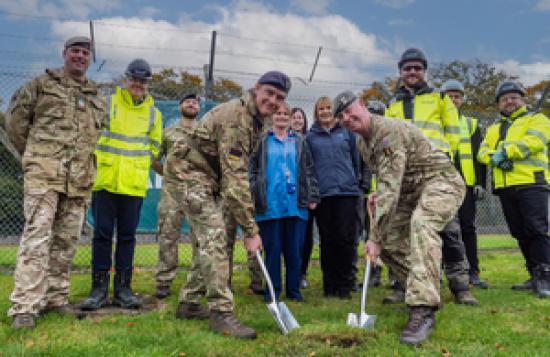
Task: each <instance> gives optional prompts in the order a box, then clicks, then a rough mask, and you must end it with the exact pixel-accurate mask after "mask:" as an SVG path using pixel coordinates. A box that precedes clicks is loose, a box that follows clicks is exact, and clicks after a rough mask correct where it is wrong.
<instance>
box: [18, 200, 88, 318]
mask: <svg viewBox="0 0 550 357" xmlns="http://www.w3.org/2000/svg"><path fill="white" fill-rule="evenodd" d="M24 195H25V196H24V215H25V227H24V228H23V234H22V236H21V242H20V244H19V252H18V253H17V265H16V267H15V272H14V283H15V288H14V289H13V292H12V294H11V297H10V299H11V301H12V303H13V305H12V307H11V308H10V309H9V311H8V316H13V315H16V314H22V313H28V314H32V315H38V314H39V313H40V311H42V310H43V309H44V308H46V307H55V306H61V305H65V304H67V303H68V302H69V285H70V282H69V274H70V268H71V262H72V260H73V257H74V254H75V252H76V245H77V241H78V238H79V237H80V232H81V230H82V224H83V223H84V214H85V212H86V199H84V198H71V197H67V196H66V195H65V194H61V193H57V192H55V191H52V190H47V189H26V190H25V194H24Z"/></svg>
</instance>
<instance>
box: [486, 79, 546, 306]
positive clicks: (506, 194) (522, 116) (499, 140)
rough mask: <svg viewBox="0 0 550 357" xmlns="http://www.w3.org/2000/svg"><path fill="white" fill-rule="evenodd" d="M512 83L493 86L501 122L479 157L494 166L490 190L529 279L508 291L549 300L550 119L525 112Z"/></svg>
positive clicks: (488, 136) (519, 90)
mask: <svg viewBox="0 0 550 357" xmlns="http://www.w3.org/2000/svg"><path fill="white" fill-rule="evenodd" d="M524 96H525V90H524V89H523V88H522V87H521V85H519V84H518V83H516V82H513V81H504V82H502V83H500V84H499V85H498V86H497V90H496V102H497V105H498V109H499V111H500V114H501V115H502V116H501V118H500V120H499V121H498V122H497V123H495V124H493V125H491V126H490V127H489V128H488V129H487V134H486V136H485V139H484V140H483V142H482V143H481V146H480V149H479V154H478V159H479V161H480V162H481V163H484V164H490V165H491V166H492V168H493V187H494V192H495V193H496V194H497V195H498V197H499V199H500V202H501V204H502V210H503V211H504V216H505V218H506V223H507V224H508V228H509V229H510V233H511V234H512V236H513V237H514V238H516V239H517V240H518V243H519V247H520V249H521V253H522V254H523V256H524V258H525V263H526V266H527V270H528V271H529V275H530V279H529V280H527V281H526V282H524V283H522V284H516V285H514V286H513V287H512V289H514V290H531V289H533V290H534V291H535V292H536V293H537V294H538V295H539V297H541V298H545V297H549V296H550V238H549V237H548V179H549V174H548V141H549V140H550V120H548V118H547V117H546V116H545V115H544V114H542V113H533V112H529V111H527V108H526V106H525V100H524Z"/></svg>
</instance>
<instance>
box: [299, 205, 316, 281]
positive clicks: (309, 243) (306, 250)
mask: <svg viewBox="0 0 550 357" xmlns="http://www.w3.org/2000/svg"><path fill="white" fill-rule="evenodd" d="M314 220H315V211H313V210H309V218H308V220H307V227H306V236H305V237H304V247H303V248H302V268H301V273H302V276H305V275H306V274H307V268H308V266H309V259H310V258H311V251H312V250H313V221H314Z"/></svg>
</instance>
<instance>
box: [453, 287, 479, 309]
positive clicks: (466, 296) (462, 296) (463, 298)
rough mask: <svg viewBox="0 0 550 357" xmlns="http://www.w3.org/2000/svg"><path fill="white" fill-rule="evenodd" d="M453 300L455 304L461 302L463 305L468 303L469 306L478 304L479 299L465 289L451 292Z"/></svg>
mask: <svg viewBox="0 0 550 357" xmlns="http://www.w3.org/2000/svg"><path fill="white" fill-rule="evenodd" d="M453 295H454V298H455V302H456V303H457V304H463V305H470V306H478V305H479V301H477V299H476V298H475V297H474V296H473V295H472V293H471V292H470V291H469V290H466V291H457V292H456V293H453Z"/></svg>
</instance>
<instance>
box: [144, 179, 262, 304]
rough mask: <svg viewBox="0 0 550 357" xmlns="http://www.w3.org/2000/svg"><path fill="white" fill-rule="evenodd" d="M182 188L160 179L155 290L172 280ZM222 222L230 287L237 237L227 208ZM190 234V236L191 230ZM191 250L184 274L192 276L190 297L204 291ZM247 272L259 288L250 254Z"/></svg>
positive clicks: (259, 276)
mask: <svg viewBox="0 0 550 357" xmlns="http://www.w3.org/2000/svg"><path fill="white" fill-rule="evenodd" d="M184 190H185V188H184V187H183V185H182V184H181V183H179V184H178V183H173V182H172V181H169V180H164V183H163V187H162V192H161V196H160V202H159V206H158V217H159V231H158V235H157V238H158V242H159V261H158V264H157V272H156V275H155V280H156V285H157V286H159V287H170V286H171V285H172V282H173V280H174V279H175V277H176V270H177V267H178V263H179V261H178V257H179V256H178V238H179V237H180V234H181V233H180V232H181V224H182V221H183V218H184V217H185V213H184V211H183V201H184V199H183V194H184V193H183V192H184ZM224 221H225V226H226V229H227V238H228V240H227V250H228V254H229V258H230V261H229V284H230V286H231V275H232V271H233V249H234V246H235V239H236V235H237V223H236V221H235V219H234V218H233V217H232V216H231V215H230V211H229V209H224ZM190 235H193V231H192V230H191V232H190ZM191 247H192V262H193V263H192V265H191V267H190V269H189V272H188V275H190V276H192V277H193V279H192V283H191V282H190V283H188V287H193V291H195V292H196V293H194V294H192V295H204V294H205V292H206V289H205V286H204V282H203V279H202V277H201V275H200V272H199V271H198V268H197V266H196V263H195V262H196V256H197V246H196V244H191ZM248 269H249V275H250V281H251V284H255V285H257V286H261V285H262V271H261V269H260V266H259V264H258V262H257V260H256V257H255V256H254V254H252V255H251V254H248Z"/></svg>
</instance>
